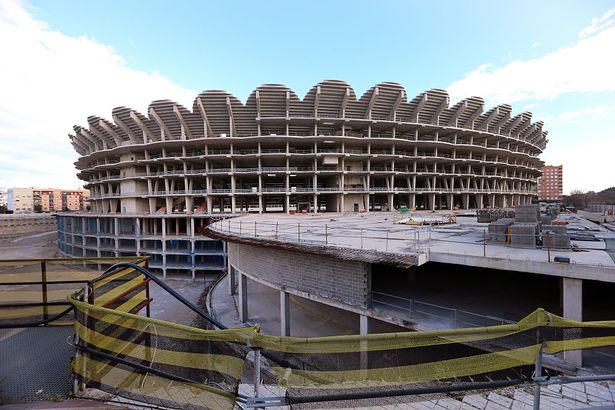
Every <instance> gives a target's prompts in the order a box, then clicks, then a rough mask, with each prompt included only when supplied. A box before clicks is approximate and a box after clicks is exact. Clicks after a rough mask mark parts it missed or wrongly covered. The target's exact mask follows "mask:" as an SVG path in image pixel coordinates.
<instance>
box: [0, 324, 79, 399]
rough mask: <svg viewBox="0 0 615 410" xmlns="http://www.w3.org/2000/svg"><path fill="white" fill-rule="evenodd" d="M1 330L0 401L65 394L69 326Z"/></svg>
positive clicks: (63, 397)
mask: <svg viewBox="0 0 615 410" xmlns="http://www.w3.org/2000/svg"><path fill="white" fill-rule="evenodd" d="M0 332H1V333H0V403H19V402H29V401H38V400H62V399H66V398H67V397H68V392H69V390H70V379H71V374H70V371H69V363H70V360H71V357H72V356H73V354H74V348H73V347H72V346H71V345H70V344H69V341H67V340H68V338H70V337H71V336H72V334H73V327H72V326H64V327H53V326H50V327H37V328H29V329H6V330H1V331H0Z"/></svg>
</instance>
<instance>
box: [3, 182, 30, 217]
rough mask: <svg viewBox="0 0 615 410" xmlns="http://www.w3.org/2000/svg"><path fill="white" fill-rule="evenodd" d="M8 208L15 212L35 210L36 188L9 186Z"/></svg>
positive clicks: (26, 212) (21, 212)
mask: <svg viewBox="0 0 615 410" xmlns="http://www.w3.org/2000/svg"><path fill="white" fill-rule="evenodd" d="M7 200H8V201H7V202H8V210H9V211H13V213H14V214H28V213H32V212H34V190H33V189H32V188H9V189H8V192H7Z"/></svg>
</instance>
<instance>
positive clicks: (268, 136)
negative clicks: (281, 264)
mask: <svg viewBox="0 0 615 410" xmlns="http://www.w3.org/2000/svg"><path fill="white" fill-rule="evenodd" d="M112 120H113V121H109V120H106V119H103V118H100V117H96V116H91V117H89V118H88V125H87V126H86V127H81V126H75V127H74V131H75V132H74V135H70V140H71V143H72V145H73V147H74V148H75V150H76V151H77V152H78V153H79V154H80V155H81V157H80V158H79V160H78V161H77V162H76V166H77V168H78V170H79V171H80V172H79V174H78V176H79V178H81V179H82V180H84V181H85V182H86V184H85V186H86V187H87V188H88V189H89V190H90V192H91V197H90V200H91V208H92V211H91V212H89V213H81V214H61V215H59V218H58V232H59V246H60V250H61V251H62V252H63V253H66V254H71V255H78V256H82V255H83V256H115V255H124V254H130V255H133V254H135V253H137V254H141V255H150V256H151V259H150V266H151V267H152V268H154V269H159V270H161V271H162V272H164V273H167V272H171V271H174V270H178V271H182V272H185V271H187V270H188V271H191V272H192V274H193V275H194V274H198V273H199V272H200V271H204V272H207V271H210V270H218V269H222V268H223V267H224V266H225V264H226V260H225V251H226V249H225V245H224V244H223V243H222V242H219V241H214V240H210V239H208V238H206V237H204V236H202V235H201V232H202V231H203V229H204V227H205V226H206V225H207V224H208V223H209V222H210V221H211V220H212V218H213V219H216V218H220V217H225V216H228V215H230V214H236V213H241V212H259V213H262V212H286V213H291V212H361V211H365V212H370V211H378V210H392V209H396V208H399V207H408V208H417V209H434V210H435V209H453V208H461V209H469V208H481V207H486V206H488V207H508V206H514V205H516V204H524V203H529V202H531V201H532V200H533V199H535V198H536V196H537V190H536V178H537V177H538V176H539V175H540V169H541V167H542V166H543V163H542V161H540V159H539V155H540V153H541V152H542V151H543V150H544V148H545V146H546V143H547V132H546V131H544V130H543V129H542V126H543V123H542V122H540V121H538V122H532V115H531V114H530V113H527V112H525V113H522V114H519V115H516V116H512V115H511V107H510V106H509V105H499V106H497V107H493V108H491V109H488V110H485V107H484V101H483V100H482V99H481V98H479V97H471V98H467V99H464V100H462V101H459V102H458V103H456V104H454V105H452V106H450V105H449V96H448V94H447V93H446V91H444V90H438V89H432V90H429V91H425V92H423V93H421V94H419V95H418V96H416V97H414V98H412V99H409V98H408V97H407V94H406V91H405V89H404V88H403V87H402V86H401V85H400V84H397V83H390V82H386V83H381V84H378V85H376V86H374V87H372V88H370V89H369V90H368V91H366V92H365V93H364V94H363V95H362V96H361V97H360V98H357V96H356V94H355V92H354V90H353V89H352V88H351V87H350V86H349V85H348V84H347V83H345V82H343V81H323V82H321V83H319V84H317V85H316V86H314V87H312V89H311V90H310V91H309V92H308V93H307V95H306V96H305V98H304V99H303V100H301V99H300V98H299V97H298V96H297V95H296V93H295V92H293V91H292V90H290V89H289V88H287V87H285V86H283V85H277V84H266V85H263V86H261V87H259V88H257V89H256V90H254V91H253V92H252V93H251V94H250V96H249V97H248V100H247V102H246V104H243V103H242V102H241V101H239V100H238V99H237V98H236V97H234V96H233V95H231V94H229V93H227V92H224V91H206V92H203V93H201V94H199V95H198V96H197V97H196V99H195V100H194V103H193V106H192V110H189V109H187V108H185V107H183V106H181V105H179V104H177V103H175V102H172V101H168V100H161V101H154V102H152V103H151V105H150V106H149V109H148V113H147V115H144V114H141V113H139V112H137V111H135V110H133V109H130V108H127V107H118V108H115V109H114V110H113V114H112Z"/></svg>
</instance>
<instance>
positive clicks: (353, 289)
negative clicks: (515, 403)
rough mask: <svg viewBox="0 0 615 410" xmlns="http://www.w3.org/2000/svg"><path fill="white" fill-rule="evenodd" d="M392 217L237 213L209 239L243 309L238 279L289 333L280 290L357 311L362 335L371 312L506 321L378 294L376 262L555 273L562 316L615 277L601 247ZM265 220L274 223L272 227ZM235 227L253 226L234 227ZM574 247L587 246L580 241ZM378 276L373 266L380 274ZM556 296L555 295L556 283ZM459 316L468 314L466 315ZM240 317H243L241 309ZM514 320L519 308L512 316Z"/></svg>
mask: <svg viewBox="0 0 615 410" xmlns="http://www.w3.org/2000/svg"><path fill="white" fill-rule="evenodd" d="M560 218H564V219H566V221H568V222H569V225H568V226H569V227H570V229H571V230H575V229H578V228H579V227H582V226H585V227H586V228H587V229H586V230H588V229H592V230H593V232H599V234H600V235H601V237H604V238H605V239H606V238H611V239H613V238H615V234H612V233H610V232H609V231H606V230H599V231H597V230H596V229H599V228H596V227H595V226H590V224H591V223H590V222H588V221H585V220H582V219H581V218H579V217H577V216H574V215H572V216H567V215H560ZM396 219H398V218H396V215H395V214H392V213H377V214H375V213H374V214H370V215H362V216H358V215H341V214H327V216H324V215H323V216H277V217H275V216H273V215H271V216H265V215H262V216H244V217H241V218H233V219H231V220H226V221H222V222H220V223H217V224H214V225H211V226H210V227H209V228H208V230H209V234H210V235H212V236H215V237H217V238H220V239H224V240H226V241H228V243H229V265H230V267H231V268H230V272H231V275H230V279H229V280H230V282H229V283H231V284H232V283H234V282H235V281H236V279H234V278H233V276H237V275H238V276H239V278H238V281H239V283H240V301H244V302H240V306H244V305H245V306H247V300H248V294H249V292H248V291H247V281H246V282H243V281H244V278H249V279H251V280H253V281H256V282H258V283H261V284H263V285H266V286H268V287H270V288H273V289H276V290H278V291H280V297H281V299H280V317H281V318H282V320H281V323H283V324H282V326H283V328H282V329H281V331H282V332H288V331H290V328H291V327H292V325H290V324H289V322H288V321H289V320H290V316H289V313H288V312H289V310H288V305H286V304H285V303H284V302H283V299H282V298H283V297H284V296H283V295H287V294H292V295H295V296H299V297H301V298H305V299H309V300H312V301H316V302H319V303H323V304H326V305H329V306H333V307H337V308H340V309H344V310H347V311H351V312H354V313H356V314H358V315H359V322H360V323H359V325H360V326H359V328H360V329H361V330H362V331H367V329H368V326H367V324H368V318H373V319H378V320H381V321H385V322H388V323H391V324H396V325H401V326H405V327H410V328H414V329H420V330H423V329H433V328H442V327H447V326H449V327H450V326H453V327H456V326H468V324H471V323H474V325H476V323H481V324H483V325H489V324H492V325H493V324H501V323H505V321H504V319H501V322H499V320H500V319H498V318H497V315H496V314H493V313H491V312H482V315H484V316H481V314H475V313H472V312H465V311H464V310H463V306H462V307H446V306H436V305H433V304H431V305H430V304H429V303H424V302H420V301H419V302H418V303H417V301H412V300H409V299H405V298H404V297H399V296H395V295H385V294H382V293H381V292H379V291H376V290H375V289H374V288H373V285H372V283H373V281H375V278H376V277H377V276H375V275H376V274H375V273H374V272H373V269H374V267H375V266H376V265H377V264H382V263H383V261H384V263H386V264H388V265H397V266H399V267H403V268H407V267H408V266H412V265H415V266H417V265H423V264H425V263H426V262H428V261H432V262H444V263H447V264H450V265H448V266H455V265H466V266H471V267H485V268H490V269H495V270H500V271H502V270H510V271H513V272H518V273H529V274H537V275H541V277H545V276H546V277H548V276H555V277H558V278H561V279H560V280H561V281H562V286H563V287H562V296H561V297H562V299H561V302H562V305H561V306H562V307H563V309H562V313H563V315H564V317H567V318H569V319H573V320H581V319H582V312H583V298H582V287H583V281H585V280H589V281H598V282H606V283H615V261H613V259H612V258H611V257H610V256H609V254H608V253H607V252H604V251H603V250H600V249H594V248H586V249H584V250H583V252H573V251H572V250H570V249H569V250H558V251H554V250H552V249H546V248H544V249H543V248H541V247H540V246H534V248H531V249H530V248H528V249H525V248H524V249H518V248H511V247H509V246H507V245H506V244H487V243H483V241H481V239H482V238H484V237H485V236H484V235H485V234H484V232H485V228H486V224H478V223H476V222H470V221H468V220H467V219H466V218H458V223H457V224H453V225H450V226H445V227H439V228H437V229H432V228H429V227H413V226H407V225H399V224H396V223H395V220H396ZM272 221H275V222H274V223H273V225H272V223H271V222H272ZM583 224H584V225H583ZM241 225H243V226H250V227H251V228H250V230H246V229H245V228H244V229H243V230H240V229H239V227H240V226H241ZM592 225H593V224H592ZM596 235H598V233H596ZM611 239H609V240H611ZM573 242H575V241H573ZM574 245H575V246H577V247H578V246H579V245H582V246H585V245H584V244H583V243H578V242H575V243H574ZM323 249H324V250H325V252H323ZM356 250H360V252H359V253H357V252H355V251H356ZM375 250H378V252H379V254H389V256H390V257H389V258H380V257H379V258H378V259H374V260H371V261H370V260H369V258H368V257H366V256H365V255H366V254H369V253H370V252H374V251H375ZM315 255H318V256H317V257H315ZM554 256H565V257H567V258H568V259H569V260H570V262H571V263H557V262H554V261H553V260H554V259H553V258H554ZM409 261H411V262H409ZM383 273H384V272H383V271H382V269H380V271H379V273H378V275H382V274H383ZM406 281H407V283H406V284H405V285H404V284H403V282H404V279H402V280H400V281H399V282H398V283H399V285H400V286H412V285H411V283H412V281H413V274H412V272H410V273H409V274H408V278H407V279H406ZM543 282H544V281H543ZM242 283H243V287H242ZM544 283H546V282H544ZM549 283H551V282H549ZM555 283H557V282H555ZM553 292H557V286H555V289H553ZM553 292H551V293H553ZM387 298H389V299H387ZM396 298H397V299H396ZM440 303H441V302H440ZM417 306H418V307H417ZM389 307H399V308H400V309H397V310H396V309H389ZM414 309H416V311H415V310H414ZM429 309H432V310H433V309H435V311H434V314H435V315H436V316H435V317H436V318H437V320H433V319H432V318H430V317H428V316H429V313H426V311H429ZM457 309H461V310H459V311H458V310H457ZM504 309H505V308H504ZM522 310H523V309H521V311H522ZM413 312H414V313H413ZM443 312H444V313H443ZM447 312H450V313H451V315H453V314H454V318H453V317H452V316H451V320H450V323H448V320H444V321H443V320H442V316H441V315H442V314H446V315H448V313H447ZM426 315H427V316H426ZM459 315H462V316H463V315H472V317H471V318H470V319H467V318H466V319H463V318H460V317H459ZM243 317H244V318H247V317H248V315H247V313H245V314H244V316H243ZM521 317H523V314H521V316H519V317H518V319H520V318H521ZM458 320H460V322H457V321H458ZM468 320H469V322H468ZM477 321H478V322H477ZM444 322H446V323H444ZM434 326H435V327H434ZM565 360H566V362H568V363H567V364H564V363H560V364H557V363H555V364H553V363H551V364H550V365H551V366H555V368H558V369H560V370H561V369H564V370H565V369H568V370H569V369H570V367H569V366H570V365H576V366H580V365H581V364H582V361H581V356H580V352H567V353H566V355H565ZM558 366H559V367H558ZM567 366H568V367H567Z"/></svg>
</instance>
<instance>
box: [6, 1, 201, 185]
mask: <svg viewBox="0 0 615 410" xmlns="http://www.w3.org/2000/svg"><path fill="white" fill-rule="evenodd" d="M0 38H1V39H3V40H2V41H0V55H1V56H2V58H1V59H0V90H1V93H2V98H0V186H62V187H64V186H66V187H74V186H77V185H80V182H79V181H78V180H77V178H76V176H75V174H76V171H75V169H74V167H73V162H74V161H75V160H76V159H77V157H78V155H77V154H76V153H75V152H74V150H73V148H72V145H71V144H70V142H69V139H68V137H67V134H68V133H71V132H72V126H73V125H74V124H80V125H87V121H86V119H87V117H88V116H89V115H99V116H101V117H106V118H110V117H111V110H112V109H113V107H116V106H119V105H126V106H130V107H133V108H135V109H137V110H140V111H142V112H144V111H145V110H146V109H147V106H148V105H149V103H150V101H152V100H155V99H163V98H164V99H167V98H168V99H172V100H175V101H177V102H179V103H181V104H184V105H187V106H191V104H192V100H193V99H194V97H195V96H196V92H195V91H192V90H188V89H185V88H182V87H180V86H178V85H176V84H174V83H173V82H171V81H169V80H168V79H166V78H165V77H163V76H162V75H160V74H158V73H156V72H151V73H148V72H144V71H139V70H135V69H132V68H130V67H128V66H127V64H126V61H125V60H124V59H123V58H122V57H121V56H119V55H118V54H117V53H116V51H115V50H114V49H113V48H112V47H110V46H108V45H105V44H101V43H99V42H97V41H96V40H94V39H91V38H88V37H83V36H82V37H70V36H67V35H65V34H62V33H61V32H59V31H55V30H52V29H51V28H49V27H48V26H47V25H46V24H45V23H44V22H42V21H39V20H37V19H36V18H34V17H33V16H32V14H31V13H29V12H28V11H27V9H26V7H25V5H24V4H23V3H22V2H20V1H18V0H3V1H0ZM7 39H10V40H9V41H7Z"/></svg>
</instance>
